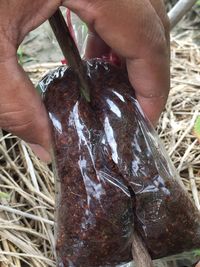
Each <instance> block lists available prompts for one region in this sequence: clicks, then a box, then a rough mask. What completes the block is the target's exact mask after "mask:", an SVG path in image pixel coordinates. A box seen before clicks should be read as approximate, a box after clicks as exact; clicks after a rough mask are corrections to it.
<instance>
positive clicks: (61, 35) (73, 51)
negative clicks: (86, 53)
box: [49, 9, 90, 102]
mask: <svg viewBox="0 0 200 267" xmlns="http://www.w3.org/2000/svg"><path fill="white" fill-rule="evenodd" d="M49 23H50V25H51V28H52V30H53V32H54V34H55V36H56V39H57V41H58V43H59V46H60V48H61V50H62V52H63V55H64V57H65V58H66V60H67V61H68V64H69V66H70V67H72V68H73V70H74V71H75V72H76V74H77V77H78V80H79V83H80V91H81V93H82V95H83V96H84V97H85V99H86V100H87V101H88V102H89V101H90V94H89V85H88V82H87V78H86V73H85V70H84V66H83V62H82V60H81V57H80V55H79V51H78V49H77V47H76V44H75V43H74V40H73V38H72V37H71V34H70V32H69V29H68V27H67V24H66V22H65V20H64V18H63V15H62V13H61V11H60V9H58V10H57V11H56V12H55V14H54V15H53V16H52V17H51V18H50V19H49Z"/></svg>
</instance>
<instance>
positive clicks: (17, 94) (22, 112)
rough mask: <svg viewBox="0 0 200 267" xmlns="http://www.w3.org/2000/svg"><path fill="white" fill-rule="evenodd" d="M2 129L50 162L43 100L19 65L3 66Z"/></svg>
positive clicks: (0, 93)
mask: <svg viewBox="0 0 200 267" xmlns="http://www.w3.org/2000/svg"><path fill="white" fill-rule="evenodd" d="M0 81H1V87H0V128H2V129H4V130H6V131H8V132H11V133H13V134H15V135H17V136H18V137H20V138H22V139H23V140H24V141H26V142H28V143H30V144H31V146H32V148H33V150H34V152H35V153H36V154H37V155H38V156H39V157H40V158H41V159H42V160H44V161H50V153H49V151H50V140H51V139H50V129H49V125H48V116H47V112H46V110H45V107H44V105H43V103H42V100H41V98H40V96H39V94H38V93H37V91H36V89H35V88H34V86H33V84H32V83H31V81H30V80H29V78H28V77H27V75H26V73H25V72H24V71H23V69H22V68H21V67H20V66H19V64H18V63H17V59H16V58H10V59H8V60H6V61H5V62H0Z"/></svg>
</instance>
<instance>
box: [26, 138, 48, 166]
mask: <svg viewBox="0 0 200 267" xmlns="http://www.w3.org/2000/svg"><path fill="white" fill-rule="evenodd" d="M29 146H30V148H31V149H32V150H33V152H34V154H35V155H36V156H37V157H38V158H40V159H41V160H42V161H44V162H45V163H47V164H49V163H51V155H50V153H49V152H48V151H47V150H45V149H44V148H43V147H42V146H40V145H36V144H30V143H29Z"/></svg>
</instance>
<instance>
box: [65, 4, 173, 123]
mask: <svg viewBox="0 0 200 267" xmlns="http://www.w3.org/2000/svg"><path fill="white" fill-rule="evenodd" d="M64 3H65V4H66V5H67V6H68V7H69V8H70V9H71V10H73V11H74V12H76V13H77V14H78V15H79V16H80V17H81V18H82V20H84V21H85V22H86V23H87V24H88V25H89V27H90V30H91V33H90V35H89V38H88V45H87V49H86V58H92V57H101V55H102V54H108V53H109V52H110V51H111V50H113V51H114V52H115V53H117V54H118V55H120V56H121V57H123V58H124V59H125V61H126V65H127V69H128V74H129V79H130V82H131V83H132V85H133V87H134V89H135V91H136V97H137V99H138V101H139V103H140V105H141V106H142V109H143V110H144V112H145V113H146V115H147V117H148V118H149V119H150V120H151V121H152V122H153V123H154V124H156V122H157V120H158V118H159V116H160V113H161V112H162V110H163V108H164V105H165V103H166V100H167V96H168V92H169V87H170V70H169V68H170V64H169V60H170V58H169V57H170V56H169V54H170V52H169V21H168V18H167V15H166V12H165V7H164V4H163V1H162V0H142V1H137V0H123V1H121V0H109V1H106V0H104V1H103V0H79V1H74V0H67V1H64ZM109 47H111V48H112V49H110V48H109Z"/></svg>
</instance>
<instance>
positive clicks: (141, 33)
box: [0, 0, 169, 160]
mask: <svg viewBox="0 0 200 267" xmlns="http://www.w3.org/2000/svg"><path fill="white" fill-rule="evenodd" d="M61 4H63V5H65V6H66V7H68V8H70V9H71V10H73V11H74V12H76V13H77V14H78V15H79V16H80V17H81V18H82V19H83V20H84V21H85V22H86V23H87V24H88V25H89V28H90V30H91V32H92V34H91V35H90V37H89V39H88V46H87V50H86V56H87V57H88V58H90V57H96V56H101V55H102V54H104V53H105V52H108V51H109V50H110V47H111V48H112V50H113V51H114V52H116V53H117V54H118V55H120V56H122V57H123V58H124V59H125V61H126V64H127V69H128V73H129V79H130V81H131V83H132V85H133V87H134V88H135V90H136V97H137V98H138V100H139V102H140V104H141V106H142V108H143V110H144V111H145V113H146V114H147V116H148V117H149V118H150V120H151V121H152V122H156V121H157V119H158V117H159V115H160V112H161V111H162V109H163V107H164V104H165V102H166V99H167V95H168V90H169V33H168V31H169V26H168V20H167V18H166V14H165V12H164V7H163V4H162V1H161V0H151V1H149V0H143V1H137V0H123V1H121V0H109V1H106V0H93V1H92V0H76V1H75V0H65V1H63V2H62V1H58V0H57V1H50V0H46V1H44V0H35V1H34V2H33V3H31V5H30V2H29V1H27V0H18V1H16V3H15V4H13V1H12V0H1V2H0V40H1V41H0V80H1V81H2V84H3V86H1V90H0V127H1V128H3V129H5V130H8V131H10V132H12V133H14V134H16V135H18V136H19V137H21V138H22V139H24V140H25V141H27V142H29V143H31V144H32V148H33V149H34V150H35V152H36V153H37V155H39V156H40V157H41V158H42V159H43V160H49V159H50V157H49V154H48V153H47V151H49V147H50V131H49V127H48V118H47V114H46V111H45V108H44V106H43V104H42V102H41V99H40V98H39V96H38V95H37V93H36V90H35V89H34V87H33V85H32V84H31V82H30V80H29V79H28V77H27V76H26V74H25V73H24V72H23V70H22V68H21V67H20V66H19V65H18V63H17V58H16V51H17V47H18V45H19V44H20V43H21V41H22V40H23V38H24V36H25V35H26V34H27V33H28V32H29V31H30V30H32V29H34V28H36V27H37V26H39V24H41V23H42V22H43V21H45V20H46V19H47V18H48V17H50V16H51V15H52V14H53V13H54V11H55V10H56V9H57V8H58V7H59V6H60V5H61ZM131 25H132V26H131ZM103 40H104V41H103Z"/></svg>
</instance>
